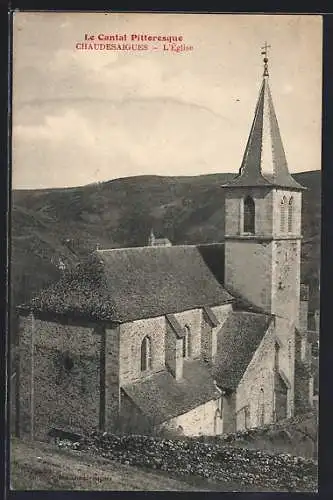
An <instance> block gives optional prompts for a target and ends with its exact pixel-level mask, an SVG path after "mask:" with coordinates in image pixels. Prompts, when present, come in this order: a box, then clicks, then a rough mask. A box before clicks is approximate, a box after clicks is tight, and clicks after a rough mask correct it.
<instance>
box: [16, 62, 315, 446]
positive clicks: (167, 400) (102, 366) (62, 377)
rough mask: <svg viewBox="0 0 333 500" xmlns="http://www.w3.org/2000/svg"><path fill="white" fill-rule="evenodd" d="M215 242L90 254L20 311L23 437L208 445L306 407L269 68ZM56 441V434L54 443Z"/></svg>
mask: <svg viewBox="0 0 333 500" xmlns="http://www.w3.org/2000/svg"><path fill="white" fill-rule="evenodd" d="M222 190H223V191H224V192H225V208H224V210H225V240H224V243H215V244H206V245H172V244H171V243H170V242H169V240H156V238H155V236H154V234H153V232H152V233H151V235H150V237H149V238H148V244H147V246H145V247H133V248H120V249H119V248H118V249H104V250H103V249H99V250H96V251H95V252H93V253H92V254H91V255H89V256H88V257H87V259H86V260H85V261H82V262H81V263H80V264H79V265H78V266H77V268H76V269H75V270H73V271H71V272H68V273H64V274H63V276H62V278H61V279H60V280H59V281H58V282H57V283H54V284H53V285H51V286H50V287H49V288H47V289H45V290H42V291H41V292H40V293H39V294H38V295H37V296H35V297H34V298H33V299H32V300H31V302H30V303H29V304H24V305H22V306H20V308H19V314H20V322H19V338H20V340H19V352H20V362H19V372H18V379H19V384H18V385H19V394H18V401H19V408H18V422H19V433H20V435H22V436H23V435H30V437H32V438H38V439H45V438H47V436H48V435H51V434H52V433H55V432H58V431H59V432H71V433H77V434H84V433H87V432H91V431H93V430H101V431H109V432H112V431H115V432H119V431H120V432H135V433H145V432H157V433H163V432H167V433H175V434H177V435H192V436H197V435H202V434H206V435H219V434H223V433H231V432H235V431H238V430H242V429H247V428H253V427H258V426H262V425H265V424H270V423H273V422H276V421H279V420H281V419H285V418H288V417H292V416H294V415H295V414H297V413H299V412H302V411H306V410H307V409H309V408H311V407H312V405H313V376H312V373H311V368H310V365H309V346H310V345H309V342H308V339H307V328H308V327H307V300H308V291H307V287H306V286H305V285H302V284H301V282H300V264H301V240H302V235H301V208H302V191H303V190H304V188H303V187H302V186H301V185H300V184H298V183H297V182H296V181H295V180H294V179H293V177H292V176H291V175H290V173H289V170H288V165H287V161H286V156H285V152H284V148H283V144H282V140H281V135H280V131H279V126H278V121H277V118H276V114H275V110H274V105H273V100H272V96H271V92H270V87H269V72H268V58H267V53H265V58H264V72H263V78H262V84H261V88H260V91H259V97H258V101H257V104H256V108H255V113H254V119H253V122H252V127H251V130H250V133H249V138H248V142H247V145H246V148H245V152H244V156H243V161H242V164H241V167H240V169H239V173H238V175H236V176H235V178H234V179H232V180H231V181H230V182H229V183H228V184H226V185H223V186H221V191H222ZM53 435H54V434H53Z"/></svg>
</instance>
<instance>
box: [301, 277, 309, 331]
mask: <svg viewBox="0 0 333 500" xmlns="http://www.w3.org/2000/svg"><path fill="white" fill-rule="evenodd" d="M300 292H301V293H300V303H299V329H300V330H301V331H306V330H307V329H308V314H309V287H308V285H304V284H301V289H300Z"/></svg>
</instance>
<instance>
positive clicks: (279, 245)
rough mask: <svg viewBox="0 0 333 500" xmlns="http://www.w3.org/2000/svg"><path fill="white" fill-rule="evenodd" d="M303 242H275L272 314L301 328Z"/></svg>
mask: <svg viewBox="0 0 333 500" xmlns="http://www.w3.org/2000/svg"><path fill="white" fill-rule="evenodd" d="M300 259H301V241H300V240H280V241H274V242H273V253H272V299H271V300H272V313H273V314H276V315H278V316H282V317H284V318H287V319H292V320H293V321H294V324H295V326H299V313H300V271H301V267H300V263H301V260H300Z"/></svg>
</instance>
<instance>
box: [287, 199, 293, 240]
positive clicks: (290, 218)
mask: <svg viewBox="0 0 333 500" xmlns="http://www.w3.org/2000/svg"><path fill="white" fill-rule="evenodd" d="M293 204H294V199H293V197H292V196H291V197H290V200H289V203H288V233H292V231H293V208H294V207H293Z"/></svg>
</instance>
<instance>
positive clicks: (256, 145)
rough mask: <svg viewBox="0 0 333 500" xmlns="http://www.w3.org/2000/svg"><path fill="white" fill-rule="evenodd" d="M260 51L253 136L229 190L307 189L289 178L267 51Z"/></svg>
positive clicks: (250, 136) (249, 139)
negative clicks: (241, 188)
mask: <svg viewBox="0 0 333 500" xmlns="http://www.w3.org/2000/svg"><path fill="white" fill-rule="evenodd" d="M269 48H270V45H267V43H266V42H265V45H264V46H263V47H262V49H261V55H263V56H264V59H263V62H264V72H263V81H262V84H261V88H260V91H259V98H258V101H257V106H256V109H255V114H254V119H253V122H252V127H251V130H250V135H249V138H248V141H247V144H246V148H245V153H244V156H243V161H242V164H241V168H240V170H239V174H238V175H237V176H236V177H235V178H234V179H233V180H232V181H231V182H229V183H228V184H226V187H232V186H235V187H236V186H244V187H245V186H247V187H250V186H272V185H273V186H279V187H288V188H293V189H305V188H304V187H303V186H301V185H300V184H298V182H296V181H295V180H294V179H293V177H292V176H291V175H290V173H289V170H288V164H287V160H286V155H285V152H284V147H283V144H282V139H281V135H280V129H279V125H278V121H277V118H276V114H275V109H274V105H273V100H272V95H271V91H270V88H269V84H268V77H269V72H268V49H269Z"/></svg>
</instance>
